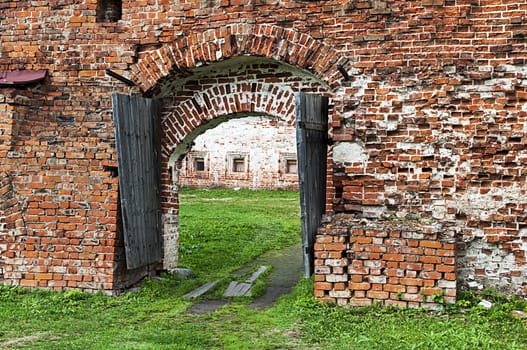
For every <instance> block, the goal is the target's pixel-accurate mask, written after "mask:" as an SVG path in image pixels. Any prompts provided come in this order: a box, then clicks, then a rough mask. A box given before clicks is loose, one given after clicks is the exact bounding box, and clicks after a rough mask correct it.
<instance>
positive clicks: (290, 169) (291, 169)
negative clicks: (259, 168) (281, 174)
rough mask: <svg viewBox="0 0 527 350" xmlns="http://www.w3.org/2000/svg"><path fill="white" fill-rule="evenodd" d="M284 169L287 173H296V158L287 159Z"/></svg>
mask: <svg viewBox="0 0 527 350" xmlns="http://www.w3.org/2000/svg"><path fill="white" fill-rule="evenodd" d="M285 171H286V173H288V174H296V173H297V171H298V169H297V164H296V159H288V160H287V163H286V167H285Z"/></svg>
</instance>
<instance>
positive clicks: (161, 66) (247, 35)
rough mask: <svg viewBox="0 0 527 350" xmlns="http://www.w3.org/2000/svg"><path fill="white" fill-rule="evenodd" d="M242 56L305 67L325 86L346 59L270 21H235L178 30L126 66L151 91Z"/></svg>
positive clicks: (335, 80)
mask: <svg viewBox="0 0 527 350" xmlns="http://www.w3.org/2000/svg"><path fill="white" fill-rule="evenodd" d="M244 55H250V56H257V57H267V58H271V59H274V60H276V61H279V62H282V63H286V64H289V65H292V66H294V67H298V68H300V69H304V70H307V71H310V72H311V73H312V74H314V75H315V76H317V77H318V78H319V79H320V80H322V81H324V82H325V83H326V84H328V86H330V87H331V88H334V87H336V85H337V83H338V81H339V80H341V79H342V76H341V75H340V74H339V72H338V70H337V68H336V66H337V64H345V63H346V62H347V59H346V58H344V57H342V58H340V57H339V55H338V53H337V51H335V50H334V49H333V48H332V47H330V46H329V45H327V44H325V43H323V42H321V41H319V40H316V39H315V38H313V37H311V36H310V35H308V34H305V33H301V32H298V31H295V30H293V29H289V28H282V27H279V26H276V25H271V24H244V23H237V24H230V25H227V26H225V27H221V28H215V29H209V30H206V31H203V32H199V33H198V32H196V33H190V34H188V35H182V36H180V37H178V38H177V39H176V40H174V41H173V42H172V43H171V44H166V45H164V46H163V47H161V48H159V49H157V50H154V51H151V52H149V53H147V54H146V55H145V56H144V57H142V59H141V60H140V61H139V62H138V63H137V64H135V65H133V66H132V67H131V74H132V78H133V80H134V81H136V82H138V84H139V87H140V88H141V89H142V90H143V91H145V92H151V91H152V90H154V89H155V87H156V85H157V84H158V83H159V82H160V81H162V80H163V79H165V78H167V77H169V76H171V75H178V74H184V73H185V72H187V71H188V70H189V69H191V68H194V67H199V66H203V65H206V64H210V63H213V62H219V61H222V60H225V59H227V58H229V57H234V56H244Z"/></svg>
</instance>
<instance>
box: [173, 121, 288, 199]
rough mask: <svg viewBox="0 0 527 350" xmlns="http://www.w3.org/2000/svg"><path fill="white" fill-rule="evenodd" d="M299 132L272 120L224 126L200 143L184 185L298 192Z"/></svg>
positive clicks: (183, 171)
mask: <svg viewBox="0 0 527 350" xmlns="http://www.w3.org/2000/svg"><path fill="white" fill-rule="evenodd" d="M296 158H297V157H296V128H295V126H294V125H289V124H288V123H286V122H283V121H280V120H277V119H276V118H270V117H263V116H259V117H242V118H237V119H231V120H228V121H226V122H223V123H221V124H220V125H218V126H217V127H215V128H214V129H209V130H207V131H206V132H205V133H204V134H202V135H199V136H198V137H197V138H195V139H194V142H193V145H192V148H191V149H190V152H189V153H188V154H187V156H186V157H185V158H184V159H183V162H182V166H181V168H180V169H178V183H179V184H180V186H183V187H196V188H214V187H216V188H249V189H290V190H298V172H297V159H296Z"/></svg>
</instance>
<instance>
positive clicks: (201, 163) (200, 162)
mask: <svg viewBox="0 0 527 350" xmlns="http://www.w3.org/2000/svg"><path fill="white" fill-rule="evenodd" d="M194 169H195V170H196V171H205V159H204V158H194Z"/></svg>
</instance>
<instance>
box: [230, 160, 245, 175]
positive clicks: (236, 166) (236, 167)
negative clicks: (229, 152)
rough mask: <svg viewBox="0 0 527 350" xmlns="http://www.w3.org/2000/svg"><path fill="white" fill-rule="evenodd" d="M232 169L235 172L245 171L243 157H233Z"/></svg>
mask: <svg viewBox="0 0 527 350" xmlns="http://www.w3.org/2000/svg"><path fill="white" fill-rule="evenodd" d="M232 171H233V172H235V173H243V172H245V159H244V158H234V159H233V160H232Z"/></svg>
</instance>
